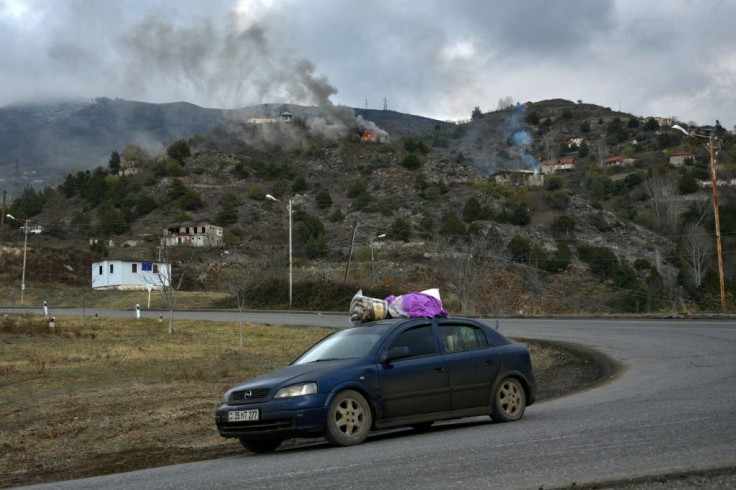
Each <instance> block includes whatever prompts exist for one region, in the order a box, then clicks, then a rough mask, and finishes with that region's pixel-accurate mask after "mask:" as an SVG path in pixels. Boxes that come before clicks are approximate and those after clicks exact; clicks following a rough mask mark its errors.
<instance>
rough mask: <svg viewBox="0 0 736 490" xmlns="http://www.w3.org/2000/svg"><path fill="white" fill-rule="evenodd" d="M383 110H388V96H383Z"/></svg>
mask: <svg viewBox="0 0 736 490" xmlns="http://www.w3.org/2000/svg"><path fill="white" fill-rule="evenodd" d="M383 110H384V111H387V110H388V100H386V97H384V98H383Z"/></svg>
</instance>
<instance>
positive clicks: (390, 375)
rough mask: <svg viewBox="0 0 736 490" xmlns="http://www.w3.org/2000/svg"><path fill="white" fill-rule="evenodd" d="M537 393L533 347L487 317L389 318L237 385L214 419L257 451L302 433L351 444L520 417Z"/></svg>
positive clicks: (345, 332)
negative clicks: (402, 430)
mask: <svg viewBox="0 0 736 490" xmlns="http://www.w3.org/2000/svg"><path fill="white" fill-rule="evenodd" d="M536 392H537V384H536V381H535V379H534V374H533V372H532V363H531V357H530V355H529V350H528V349H527V348H526V346H524V345H522V344H518V343H515V342H512V341H510V340H509V339H507V338H506V337H504V336H503V335H501V334H500V333H499V332H497V331H496V330H494V329H492V328H490V327H488V326H487V325H485V324H484V323H481V322H479V321H476V320H474V319H470V318H458V317H449V318H446V317H436V318H402V319H390V320H383V321H378V322H372V323H363V324H358V325H354V326H351V327H348V328H345V329H342V330H338V331H336V332H334V333H332V334H331V335H328V336H327V337H325V338H324V339H322V340H321V341H319V342H318V343H317V344H315V345H314V346H313V347H311V348H310V349H308V350H307V351H306V352H304V354H302V355H301V356H300V357H299V358H297V359H296V360H295V361H294V362H293V363H291V364H290V365H288V366H286V367H283V368H281V369H279V370H277V371H274V372H272V373H269V374H265V375H263V376H258V377H256V378H253V379H250V380H248V381H244V382H242V383H240V384H238V385H236V386H234V387H232V388H230V389H229V390H228V391H227V392H226V393H225V395H224V397H223V400H222V404H221V405H220V406H219V407H218V408H217V411H216V413H215V422H216V424H217V429H218V431H219V432H220V435H222V436H223V437H233V438H238V439H239V440H240V442H241V444H242V445H243V447H245V448H246V449H248V450H250V451H254V452H268V451H273V450H275V449H276V448H277V447H278V446H279V444H281V442H282V441H283V440H285V439H288V438H294V437H325V438H326V439H327V441H328V442H329V443H330V444H332V445H334V446H350V445H354V444H360V443H361V442H363V441H364V440H365V438H366V436H367V435H368V433H369V432H370V431H371V430H377V429H386V428H390V427H400V426H408V427H414V428H415V429H426V428H428V427H429V426H430V425H432V423H433V422H435V421H438V420H447V419H456V418H460V417H470V416H478V415H490V417H491V418H492V419H493V420H495V421H499V422H509V421H514V420H518V419H520V418H521V417H522V416H523V415H524V409H525V408H526V406H527V405H531V404H532V403H533V402H534V399H535V397H536Z"/></svg>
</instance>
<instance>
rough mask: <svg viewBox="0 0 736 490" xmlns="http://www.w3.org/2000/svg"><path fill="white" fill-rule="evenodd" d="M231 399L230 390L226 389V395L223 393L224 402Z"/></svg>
mask: <svg viewBox="0 0 736 490" xmlns="http://www.w3.org/2000/svg"><path fill="white" fill-rule="evenodd" d="M229 399H230V392H229V391H226V392H225V394H224V395H222V403H223V404H226V403H227V402H228V400H229Z"/></svg>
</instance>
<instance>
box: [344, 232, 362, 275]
mask: <svg viewBox="0 0 736 490" xmlns="http://www.w3.org/2000/svg"><path fill="white" fill-rule="evenodd" d="M357 232H358V223H357V222H354V223H353V239H352V240H350V251H349V252H348V265H347V267H345V280H344V281H343V282H344V283H346V284H347V282H348V274H349V273H350V258H351V257H352V256H353V244H354V243H355V234H356V233H357Z"/></svg>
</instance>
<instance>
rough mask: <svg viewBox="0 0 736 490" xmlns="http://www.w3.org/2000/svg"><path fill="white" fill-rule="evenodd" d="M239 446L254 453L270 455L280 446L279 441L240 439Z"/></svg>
mask: <svg viewBox="0 0 736 490" xmlns="http://www.w3.org/2000/svg"><path fill="white" fill-rule="evenodd" d="M240 444H242V445H243V447H244V448H245V449H247V450H248V451H251V452H254V453H270V452H273V451H275V450H276V448H277V447H279V445H281V439H240Z"/></svg>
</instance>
